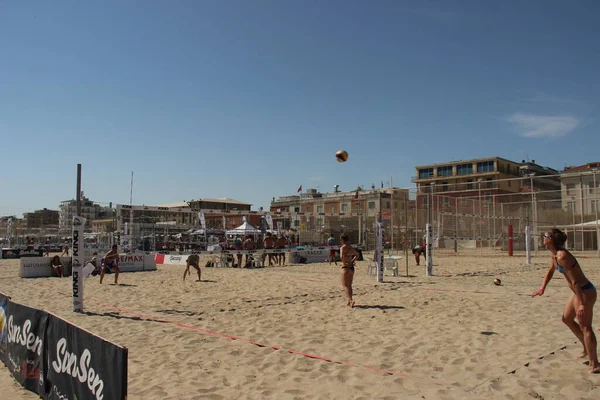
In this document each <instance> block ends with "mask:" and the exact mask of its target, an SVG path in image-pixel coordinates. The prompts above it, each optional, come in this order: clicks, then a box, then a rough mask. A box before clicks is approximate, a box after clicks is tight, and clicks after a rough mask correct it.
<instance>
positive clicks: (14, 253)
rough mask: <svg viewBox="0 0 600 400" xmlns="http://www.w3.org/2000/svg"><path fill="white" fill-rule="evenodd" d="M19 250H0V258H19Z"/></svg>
mask: <svg viewBox="0 0 600 400" xmlns="http://www.w3.org/2000/svg"><path fill="white" fill-rule="evenodd" d="M19 251H20V250H19V249H2V258H3V259H7V258H8V259H10V258H19Z"/></svg>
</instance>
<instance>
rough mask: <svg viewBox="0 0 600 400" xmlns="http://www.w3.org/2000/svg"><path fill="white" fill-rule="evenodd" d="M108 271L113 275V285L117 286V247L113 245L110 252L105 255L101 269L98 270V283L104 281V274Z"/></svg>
mask: <svg viewBox="0 0 600 400" xmlns="http://www.w3.org/2000/svg"><path fill="white" fill-rule="evenodd" d="M106 271H108V273H109V274H110V273H111V272H114V273H115V285H116V284H118V280H119V252H118V251H117V245H116V244H114V245H113V247H112V250H111V251H109V252H108V253H106V255H105V256H104V258H103V259H102V267H101V268H100V283H102V279H104V274H105V273H106Z"/></svg>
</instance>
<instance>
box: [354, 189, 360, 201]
mask: <svg viewBox="0 0 600 400" xmlns="http://www.w3.org/2000/svg"><path fill="white" fill-rule="evenodd" d="M359 190H360V189H359V188H356V191H355V192H354V198H355V199H358V191H359Z"/></svg>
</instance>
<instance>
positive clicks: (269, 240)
mask: <svg viewBox="0 0 600 400" xmlns="http://www.w3.org/2000/svg"><path fill="white" fill-rule="evenodd" d="M263 247H264V248H265V250H267V257H269V267H271V266H273V253H269V250H271V249H272V248H274V247H275V239H274V238H273V235H271V232H267V234H266V236H265V239H264V240H263ZM263 265H264V261H263Z"/></svg>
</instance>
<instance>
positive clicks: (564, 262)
mask: <svg viewBox="0 0 600 400" xmlns="http://www.w3.org/2000/svg"><path fill="white" fill-rule="evenodd" d="M566 241H567V235H566V234H565V233H564V232H562V231H560V230H559V229H556V228H554V229H552V230H550V231H549V232H547V233H546V234H544V245H545V246H546V248H547V249H548V250H550V252H551V253H552V257H551V261H550V268H548V272H546V276H545V277H544V282H543V283H542V286H541V287H540V288H539V289H538V290H537V291H535V292H534V293H533V294H532V297H535V296H541V295H543V294H544V291H545V290H546V286H547V285H548V283H549V282H550V280H551V279H552V275H554V271H555V270H557V271H558V272H560V273H561V274H563V275H564V276H565V278H566V279H567V283H568V284H569V287H570V288H571V290H572V291H573V294H572V295H571V297H570V298H569V301H567V305H566V307H565V311H564V312H563V317H562V320H563V322H564V323H565V324H566V325H567V326H568V327H569V329H571V332H573V333H574V334H575V336H576V337H577V339H579V341H580V342H581V344H583V353H582V354H581V356H579V358H584V357H585V356H587V357H588V358H589V360H590V370H589V372H590V373H600V363H598V355H597V352H596V346H597V342H596V335H594V330H593V329H592V318H593V311H594V303H596V295H597V292H596V288H595V287H594V285H593V284H592V282H590V281H589V280H588V279H587V278H586V277H585V275H584V274H583V271H582V270H581V267H580V266H579V263H578V262H577V259H576V258H575V257H573V255H572V254H571V253H569V251H567V250H566V249H565V248H564V245H565V242H566ZM575 317H577V322H575Z"/></svg>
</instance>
